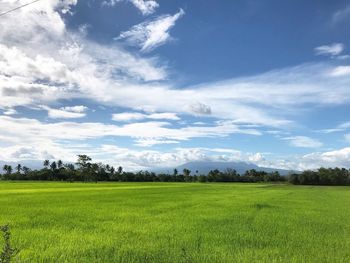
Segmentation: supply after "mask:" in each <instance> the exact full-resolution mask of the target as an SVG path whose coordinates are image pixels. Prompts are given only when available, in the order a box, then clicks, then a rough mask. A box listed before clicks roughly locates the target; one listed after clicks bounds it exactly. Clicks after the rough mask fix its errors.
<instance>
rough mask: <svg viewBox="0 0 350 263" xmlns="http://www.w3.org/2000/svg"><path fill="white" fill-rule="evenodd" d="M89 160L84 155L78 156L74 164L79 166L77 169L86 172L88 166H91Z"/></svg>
mask: <svg viewBox="0 0 350 263" xmlns="http://www.w3.org/2000/svg"><path fill="white" fill-rule="evenodd" d="M91 160H92V159H91V158H90V157H89V156H87V155H85V154H80V155H78V160H77V162H76V164H77V165H78V166H79V169H81V170H86V169H88V168H90V166H91V163H90V161H91Z"/></svg>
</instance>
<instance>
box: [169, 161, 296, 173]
mask: <svg viewBox="0 0 350 263" xmlns="http://www.w3.org/2000/svg"><path fill="white" fill-rule="evenodd" d="M185 168H186V169H189V170H191V174H192V175H194V174H205V175H206V174H208V172H209V171H210V170H215V169H218V170H220V171H225V170H226V169H228V168H231V169H234V170H236V171H237V172H238V173H239V174H244V173H245V171H247V170H251V169H255V170H257V171H264V172H274V171H278V172H279V173H280V174H281V175H288V174H289V173H292V172H295V171H291V170H284V169H275V168H267V167H260V166H257V165H255V164H252V163H247V162H210V161H197V162H188V163H185V164H183V165H180V166H178V167H176V169H177V170H178V171H179V172H182V170H183V169H185ZM196 171H198V173H196ZM167 172H170V173H172V170H171V171H170V170H167Z"/></svg>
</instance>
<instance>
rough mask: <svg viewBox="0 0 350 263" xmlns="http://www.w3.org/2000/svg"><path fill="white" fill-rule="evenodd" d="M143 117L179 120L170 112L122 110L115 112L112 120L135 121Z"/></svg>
mask: <svg viewBox="0 0 350 263" xmlns="http://www.w3.org/2000/svg"><path fill="white" fill-rule="evenodd" d="M143 119H153V120H175V121H176V120H180V118H179V117H178V116H177V115H176V114H175V113H171V112H162V113H152V114H144V113H139V112H122V113H115V114H113V115H112V120H114V121H135V120H143Z"/></svg>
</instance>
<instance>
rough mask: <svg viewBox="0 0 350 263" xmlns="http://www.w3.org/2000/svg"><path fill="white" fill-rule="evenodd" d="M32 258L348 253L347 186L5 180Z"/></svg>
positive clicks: (16, 233) (1, 201)
mask: <svg viewBox="0 0 350 263" xmlns="http://www.w3.org/2000/svg"><path fill="white" fill-rule="evenodd" d="M0 208H1V213H0V225H1V224H6V223H9V224H10V226H11V229H12V237H13V240H12V243H13V245H14V246H16V247H17V248H19V249H20V253H19V254H18V255H17V259H18V260H20V261H26V262H350V187H313V186H290V185H272V184H267V185H266V184H229V183H228V184H218V183H216V184H200V183H187V184H186V183H97V184H95V183H91V184H90V183H89V184H87V183H38V182H34V183H23V182H21V183H19V182H15V183H9V182H1V183H0Z"/></svg>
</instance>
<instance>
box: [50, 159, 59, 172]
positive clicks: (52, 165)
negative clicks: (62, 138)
mask: <svg viewBox="0 0 350 263" xmlns="http://www.w3.org/2000/svg"><path fill="white" fill-rule="evenodd" d="M50 167H51V169H52V171H55V170H56V169H57V164H56V162H55V161H53V162H52V163H51V165H50Z"/></svg>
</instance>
